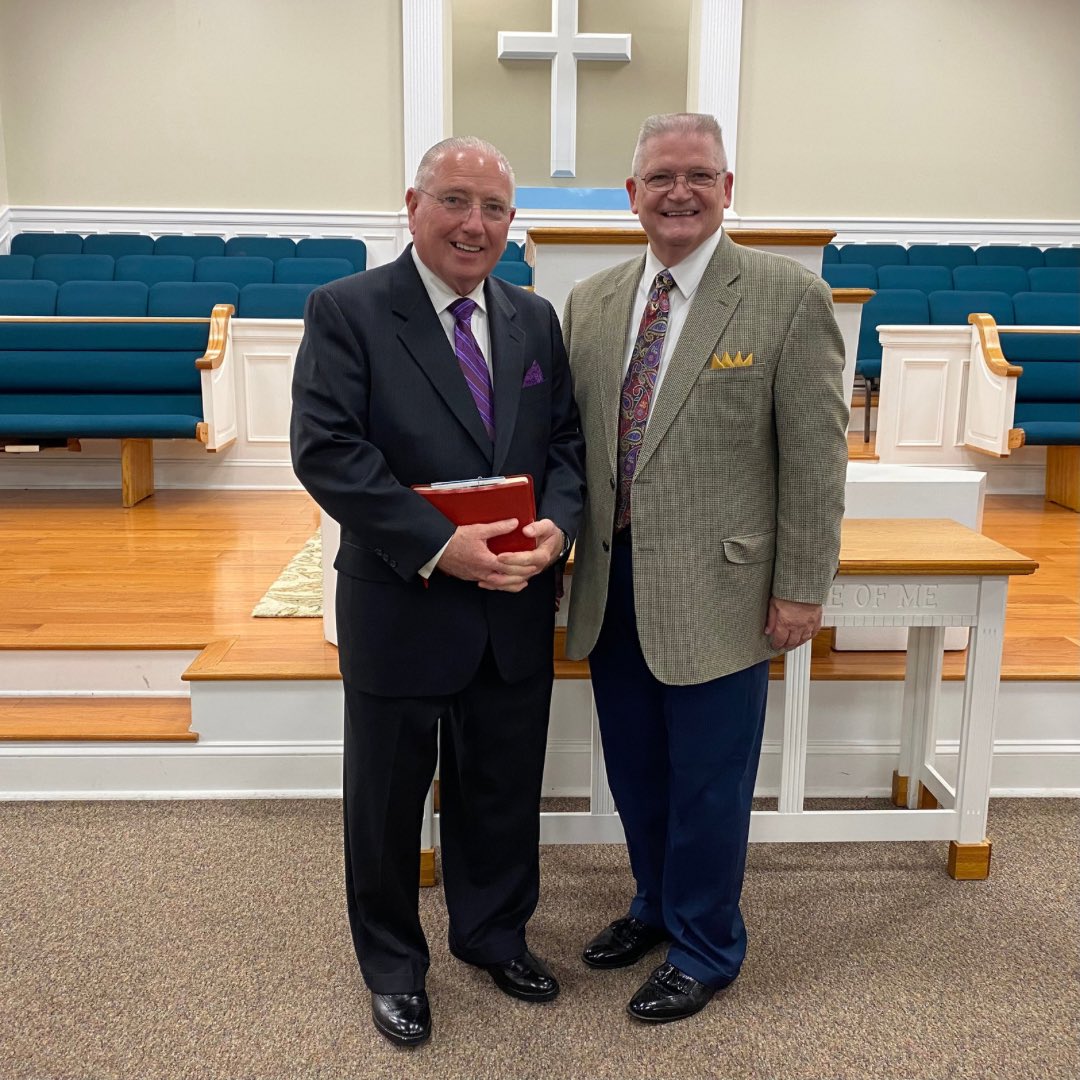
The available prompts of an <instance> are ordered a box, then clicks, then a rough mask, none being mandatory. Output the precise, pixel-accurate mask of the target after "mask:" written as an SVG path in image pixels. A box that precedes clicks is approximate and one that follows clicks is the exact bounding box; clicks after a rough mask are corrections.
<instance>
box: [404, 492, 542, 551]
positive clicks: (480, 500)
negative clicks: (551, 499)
mask: <svg viewBox="0 0 1080 1080" xmlns="http://www.w3.org/2000/svg"><path fill="white" fill-rule="evenodd" d="M413 491H415V492H416V493H417V494H418V495H423V496H424V498H425V499H427V501H428V502H429V503H431V504H432V506H434V507H435V508H436V509H437V510H439V511H441V512H442V513H443V514H445V515H446V516H447V517H448V518H449V519H450V520H451V521H452V522H453V523H454V524H455V525H481V524H484V525H486V524H489V523H490V522H492V521H505V520H506V519H507V518H517V522H518V524H517V528H516V529H515V530H514V531H513V532H511V533H505V534H504V535H503V536H493V537H492V538H491V539H490V540H489V541H488V547H489V548H491V550H492V551H493V552H495V554H496V555H500V554H502V552H504V551H532V550H533V548H535V547H536V541H535V540H533V539H532V538H530V537H528V536H525V534H524V533H522V531H521V530H522V528H523V527H524V526H525V525H529V524H530V523H532V522H533V521H535V520H536V501H535V498H534V496H533V482H532V477H531V476H529V475H528V474H526V473H522V474H521V475H519V476H479V477H477V478H476V479H475V480H451V481H449V482H447V483H441V484H414V485H413Z"/></svg>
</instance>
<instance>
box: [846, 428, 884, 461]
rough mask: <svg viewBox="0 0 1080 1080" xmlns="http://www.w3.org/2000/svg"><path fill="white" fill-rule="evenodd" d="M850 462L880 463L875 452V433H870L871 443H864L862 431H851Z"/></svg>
mask: <svg viewBox="0 0 1080 1080" xmlns="http://www.w3.org/2000/svg"><path fill="white" fill-rule="evenodd" d="M847 451H848V453H847V456H848V461H878V460H879V458H878V455H877V453H876V452H875V446H874V432H872V431H871V432H870V441H869V442H863V437H862V432H861V431H849V432H848V437H847Z"/></svg>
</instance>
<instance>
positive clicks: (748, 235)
mask: <svg viewBox="0 0 1080 1080" xmlns="http://www.w3.org/2000/svg"><path fill="white" fill-rule="evenodd" d="M724 231H725V232H726V233H727V234H728V236H730V237H731V239H732V240H734V241H735V243H736V244H746V245H748V246H750V247H820V248H823V247H825V245H826V244H831V243H832V242H833V240H834V239H835V238H836V233H835V232H834V231H833V230H832V229H725V230H724Z"/></svg>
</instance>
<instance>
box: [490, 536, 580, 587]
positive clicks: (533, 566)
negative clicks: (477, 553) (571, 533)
mask: <svg viewBox="0 0 1080 1080" xmlns="http://www.w3.org/2000/svg"><path fill="white" fill-rule="evenodd" d="M521 531H522V532H523V533H524V534H525V535H526V536H530V537H532V538H533V539H535V540H536V547H535V548H534V549H533V550H532V551H507V552H504V553H503V554H502V555H499V556H498V561H499V574H498V576H497V579H492V578H488V579H487V580H486V581H481V582H480V588H481V589H499V590H501V591H502V592H521V590H522V589H524V588H525V586H526V585H528V584H529V578H531V577H535V576H536V575H537V574H539V573H540V572H541V571H542V570H546V569H547V568H548V567H549V566H550V565H551V564H552V563H553V562H555V561H556V560H557V559H558V557H559V556H560V555H561V554H562V547H563V534H562V529H560V528H559V526H558V525H556V524H555V522H554V521H552V520H551V519H550V518H541V519H540V520H539V521H534V522H533V523H532V524H531V525H526V526H525V528H524V529H522V530H521Z"/></svg>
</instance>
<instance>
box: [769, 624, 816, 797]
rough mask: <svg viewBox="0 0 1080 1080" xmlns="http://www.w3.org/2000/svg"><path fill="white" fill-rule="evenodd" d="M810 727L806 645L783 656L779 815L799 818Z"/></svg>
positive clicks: (807, 644)
mask: <svg viewBox="0 0 1080 1080" xmlns="http://www.w3.org/2000/svg"><path fill="white" fill-rule="evenodd" d="M809 726H810V642H809V641H807V642H805V643H804V644H802V645H800V646H799V647H798V648H796V649H792V650H791V651H790V652H788V653H786V654H785V655H784V741H783V745H782V746H781V748H780V797H779V799H778V801H777V810H778V811H779V812H780V813H781V814H801V813H802V809H803V793H804V791H805V789H806V737H807V729H808V728H809Z"/></svg>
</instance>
